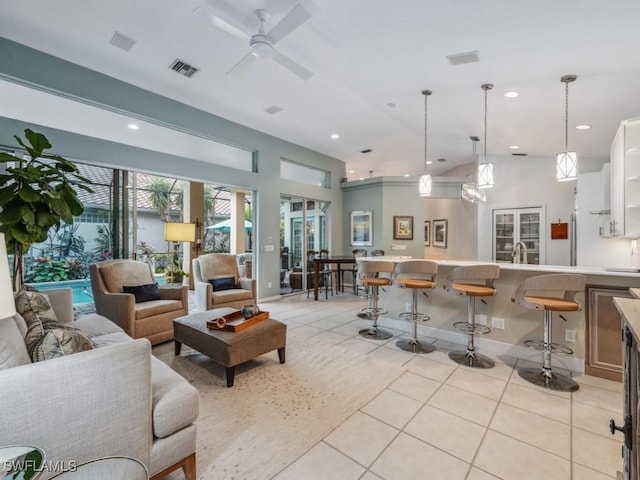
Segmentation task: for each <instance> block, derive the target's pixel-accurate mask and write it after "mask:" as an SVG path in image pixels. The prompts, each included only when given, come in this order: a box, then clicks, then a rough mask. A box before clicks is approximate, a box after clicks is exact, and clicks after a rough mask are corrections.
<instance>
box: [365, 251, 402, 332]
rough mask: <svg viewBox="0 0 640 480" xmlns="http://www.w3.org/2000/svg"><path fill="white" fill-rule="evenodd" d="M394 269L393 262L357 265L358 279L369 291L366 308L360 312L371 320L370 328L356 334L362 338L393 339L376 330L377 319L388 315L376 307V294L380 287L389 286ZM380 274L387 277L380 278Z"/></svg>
mask: <svg viewBox="0 0 640 480" xmlns="http://www.w3.org/2000/svg"><path fill="white" fill-rule="evenodd" d="M394 268H395V264H394V263H393V262H385V261H380V262H371V261H369V262H360V264H359V265H358V278H359V279H360V281H361V282H362V284H363V285H364V286H365V287H366V288H367V289H370V295H369V302H368V306H367V307H366V308H363V309H362V311H363V312H366V314H367V317H368V318H371V319H372V320H373V324H372V325H371V327H369V328H364V329H362V330H360V331H359V332H358V333H359V334H360V335H362V336H363V337H367V338H373V339H375V340H386V339H387V338H391V337H393V334H392V333H391V332H388V331H386V330H382V329H380V328H378V317H379V316H380V315H385V314H387V313H389V311H388V310H385V309H384V308H379V307H378V293H379V288H380V287H385V286H388V285H391V275H392V274H393V270H394ZM381 273H387V274H389V276H388V277H381V276H380V274H381ZM369 287H370V288H369Z"/></svg>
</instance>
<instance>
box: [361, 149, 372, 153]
mask: <svg viewBox="0 0 640 480" xmlns="http://www.w3.org/2000/svg"><path fill="white" fill-rule="evenodd" d="M371 152H372V150H371V149H370V148H365V149H364V150H360V153H371Z"/></svg>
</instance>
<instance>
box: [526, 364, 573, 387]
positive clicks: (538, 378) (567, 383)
mask: <svg viewBox="0 0 640 480" xmlns="http://www.w3.org/2000/svg"><path fill="white" fill-rule="evenodd" d="M518 375H520V377H522V378H524V379H525V380H526V381H527V382H530V383H533V384H534V385H537V386H539V387H542V388H548V389H549V390H556V391H558V392H575V391H577V390H578V389H579V388H580V385H578V384H577V383H576V382H575V381H573V380H572V379H571V378H569V377H567V376H565V375H559V374H557V373H553V372H552V371H550V370H543V369H540V368H521V369H520V370H518Z"/></svg>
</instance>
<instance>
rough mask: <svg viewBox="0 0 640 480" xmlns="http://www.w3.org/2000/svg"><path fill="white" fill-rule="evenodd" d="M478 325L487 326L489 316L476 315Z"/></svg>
mask: <svg viewBox="0 0 640 480" xmlns="http://www.w3.org/2000/svg"><path fill="white" fill-rule="evenodd" d="M476 323H477V324H478V325H486V324H487V316H486V315H481V314H479V313H476Z"/></svg>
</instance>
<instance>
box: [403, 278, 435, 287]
mask: <svg viewBox="0 0 640 480" xmlns="http://www.w3.org/2000/svg"><path fill="white" fill-rule="evenodd" d="M398 286H399V287H402V288H434V287H435V286H436V282H433V281H431V280H425V279H423V278H402V279H399V280H398Z"/></svg>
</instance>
